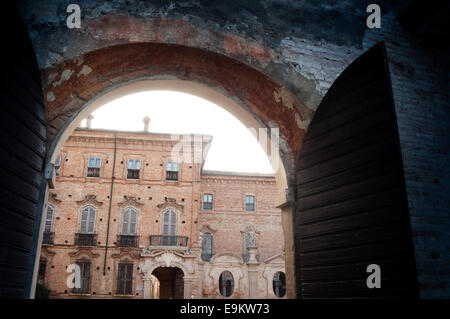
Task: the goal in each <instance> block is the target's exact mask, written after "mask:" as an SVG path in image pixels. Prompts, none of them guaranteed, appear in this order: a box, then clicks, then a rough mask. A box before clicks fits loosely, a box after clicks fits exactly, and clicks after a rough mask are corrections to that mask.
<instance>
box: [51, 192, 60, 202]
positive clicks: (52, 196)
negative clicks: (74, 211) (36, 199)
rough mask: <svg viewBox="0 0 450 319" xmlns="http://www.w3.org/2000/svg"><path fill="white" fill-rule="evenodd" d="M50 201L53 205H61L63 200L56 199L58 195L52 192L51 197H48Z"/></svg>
mask: <svg viewBox="0 0 450 319" xmlns="http://www.w3.org/2000/svg"><path fill="white" fill-rule="evenodd" d="M48 201H49V202H51V203H53V204H59V203H61V200H60V199H57V198H56V194H55V193H52V192H50V194H49V196H48Z"/></svg>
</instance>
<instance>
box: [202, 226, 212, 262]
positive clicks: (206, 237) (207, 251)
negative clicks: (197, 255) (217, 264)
mask: <svg viewBox="0 0 450 319" xmlns="http://www.w3.org/2000/svg"><path fill="white" fill-rule="evenodd" d="M212 250H213V237H212V235H211V234H210V233H204V234H203V235H202V260H204V261H209V260H210V259H211V257H212V254H213V252H212Z"/></svg>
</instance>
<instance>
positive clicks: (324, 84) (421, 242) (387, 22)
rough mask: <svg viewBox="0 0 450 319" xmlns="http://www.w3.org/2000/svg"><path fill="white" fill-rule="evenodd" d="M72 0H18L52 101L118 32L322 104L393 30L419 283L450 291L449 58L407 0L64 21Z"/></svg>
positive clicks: (180, 9)
mask: <svg viewBox="0 0 450 319" xmlns="http://www.w3.org/2000/svg"><path fill="white" fill-rule="evenodd" d="M69 3H70V1H42V2H40V1H18V6H19V9H20V11H21V13H22V16H23V18H24V21H25V23H26V25H27V28H28V31H29V34H30V37H31V39H32V42H33V45H34V48H35V51H36V54H37V59H38V63H39V66H40V68H41V70H42V74H43V75H45V76H43V87H44V88H45V90H44V91H45V92H46V94H45V96H46V97H47V102H48V104H49V105H51V103H52V101H54V100H56V101H58V98H59V97H58V94H55V92H54V91H55V90H52V89H50V88H52V87H56V86H58V85H59V84H61V83H62V85H64V81H66V79H67V78H74V77H75V76H79V78H80V79H82V78H83V76H84V75H83V74H86V73H88V74H89V72H90V66H89V65H87V66H83V67H81V64H82V63H83V61H82V60H81V59H80V57H83V56H84V55H86V54H89V53H91V52H95V51H96V50H98V49H101V48H106V47H110V46H112V45H116V44H130V43H137V42H145V43H169V44H177V45H187V46H190V47H195V48H199V49H202V50H205V51H208V52H215V53H219V54H222V55H224V56H227V57H230V58H232V59H235V60H237V61H240V62H242V63H244V64H245V65H248V66H250V67H251V68H253V69H255V70H258V71H259V72H261V73H262V74H264V75H266V76H267V77H268V78H270V79H271V80H273V81H275V82H276V83H278V84H279V85H280V86H281V88H282V90H278V91H277V93H276V96H278V97H279V96H281V95H280V92H289V93H291V94H292V95H293V96H294V97H295V99H297V100H298V101H301V103H297V104H296V105H304V106H306V107H307V109H308V110H311V111H314V110H315V109H317V107H318V106H319V104H320V101H321V99H322V98H323V96H324V95H325V93H326V92H327V89H328V88H329V87H330V86H331V84H332V83H333V81H334V80H335V79H336V78H337V76H338V75H339V74H340V73H341V72H342V71H343V70H344V69H345V68H346V67H347V66H348V65H349V64H350V63H351V62H352V61H353V60H354V59H355V58H356V57H358V56H359V55H360V54H361V53H362V52H364V51H365V50H367V49H368V48H370V47H371V46H372V45H373V44H375V43H376V42H378V41H385V43H386V47H387V54H388V60H389V68H390V73H391V80H392V89H393V95H394V102H395V108H396V114H397V119H398V127H399V135H400V142H401V148H402V150H401V151H402V156H403V164H404V169H405V179H406V186H407V193H408V200H409V208H410V215H411V226H412V231H413V237H414V238H413V240H414V246H415V258H416V264H417V271H418V279H419V284H420V295H421V297H423V298H436V297H447V298H448V297H450V278H449V276H448V274H449V273H450V253H449V252H450V238H449V231H448V230H449V226H450V225H449V223H450V222H449V218H448V217H449V215H448V211H449V210H448V208H449V196H448V194H449V193H450V192H449V191H450V190H449V187H450V186H449V185H450V181H449V179H450V176H449V170H448V166H449V154H448V152H449V130H448V127H450V123H449V121H450V120H449V119H450V116H449V115H450V114H449V113H450V110H449V107H448V106H449V103H448V92H449V87H448V65H447V64H446V61H445V60H443V59H442V57H439V56H436V55H434V54H433V53H432V52H429V51H426V50H425V49H423V48H422V47H420V46H419V45H418V44H417V41H416V40H415V39H414V38H413V37H412V36H411V35H410V34H408V33H407V31H405V30H404V28H403V27H402V26H401V25H400V24H399V22H398V20H397V18H396V16H397V14H398V13H399V12H401V10H402V9H403V8H404V7H406V5H407V3H403V2H402V4H390V2H389V1H377V3H378V4H380V6H381V9H382V19H381V23H382V27H381V29H380V30H376V29H368V28H367V27H366V25H365V19H366V17H367V15H368V14H367V13H366V12H365V9H366V6H367V4H368V3H365V2H361V1H356V0H355V1H332V2H331V1H324V2H320V3H319V2H317V1H298V2H293V1H283V0H282V1H261V2H256V1H226V2H220V3H218V2H215V1H174V2H167V1H151V2H143V1H119V0H115V1H109V2H104V1H87V0H85V1H79V2H78V3H79V5H80V7H81V8H82V17H83V19H82V28H81V29H80V30H69V29H67V27H66V26H65V19H66V12H65V8H66V7H67V5H68V4H69ZM77 59H78V60H77ZM444 59H445V58H444ZM73 60H75V61H79V63H80V70H81V69H82V68H84V71H83V72H82V73H81V74H71V73H70V70H69V71H66V72H65V73H64V74H63V72H64V65H65V64H66V63H69V62H70V61H73ZM55 70H58V72H54V71H55ZM94 72H95V70H94ZM283 102H285V101H283ZM287 105H289V103H287ZM271 109H272V108H271ZM50 111H51V110H50ZM75 111H76V110H73V112H75ZM70 114H72V113H70V112H66V113H64V112H62V113H61V114H60V116H59V117H58V118H57V119H56V120H55V122H56V121H59V122H60V123H62V124H63V123H65V122H66V121H68V120H70V118H71V117H70V116H71V115H70ZM300 114H305V109H303V110H299V115H298V116H299V121H298V122H299V123H300V127H301V128H302V129H303V130H306V129H307V124H308V122H309V121H310V120H311V118H312V115H313V114H312V112H310V113H308V114H307V116H305V117H304V118H300ZM257 115H258V116H260V117H261V114H257ZM295 119H296V118H295ZM276 123H278V125H279V124H280V123H282V121H278V122H276ZM62 124H61V125H59V126H58V125H56V127H58V128H57V129H55V128H53V130H54V132H51V134H50V135H52V134H53V135H54V134H56V133H57V131H58V130H59V128H61V127H62ZM266 124H268V125H269V124H270V123H268V122H266ZM49 130H52V125H50V127H49ZM302 137H303V135H300V134H299V135H297V136H295V137H292V139H294V140H296V142H297V143H294V142H292V141H291V142H290V145H297V146H299V145H301V141H299V139H301V138H302ZM295 152H296V150H294V153H295ZM294 156H295V154H294Z"/></svg>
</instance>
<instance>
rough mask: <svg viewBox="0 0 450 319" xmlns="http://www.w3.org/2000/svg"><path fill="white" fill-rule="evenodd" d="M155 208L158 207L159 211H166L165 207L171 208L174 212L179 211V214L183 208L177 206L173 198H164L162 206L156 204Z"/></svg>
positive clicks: (179, 205)
mask: <svg viewBox="0 0 450 319" xmlns="http://www.w3.org/2000/svg"><path fill="white" fill-rule="evenodd" d="M156 207H158V208H159V209H162V210H164V209H166V208H167V207H173V208H175V209H176V210H179V211H181V212H183V209H184V206H183V205H181V204H178V203H177V201H176V199H173V198H166V200H165V202H164V203H162V204H158V205H157V206H156Z"/></svg>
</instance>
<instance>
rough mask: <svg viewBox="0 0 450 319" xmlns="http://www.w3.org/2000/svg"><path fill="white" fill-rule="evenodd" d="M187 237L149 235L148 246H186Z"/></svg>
mask: <svg viewBox="0 0 450 319" xmlns="http://www.w3.org/2000/svg"><path fill="white" fill-rule="evenodd" d="M187 245H188V237H183V236H168V235H151V236H150V246H177V247H187Z"/></svg>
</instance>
